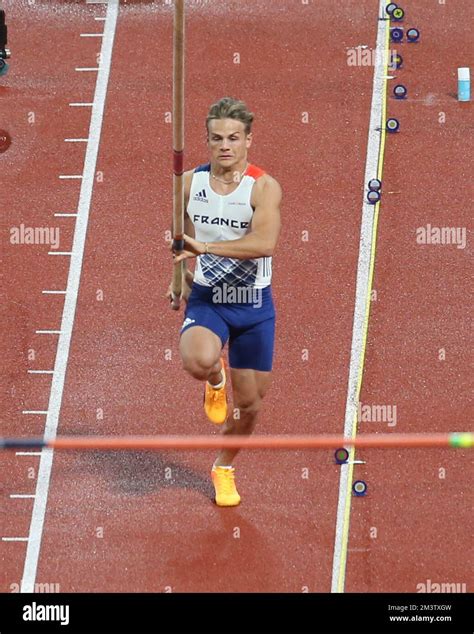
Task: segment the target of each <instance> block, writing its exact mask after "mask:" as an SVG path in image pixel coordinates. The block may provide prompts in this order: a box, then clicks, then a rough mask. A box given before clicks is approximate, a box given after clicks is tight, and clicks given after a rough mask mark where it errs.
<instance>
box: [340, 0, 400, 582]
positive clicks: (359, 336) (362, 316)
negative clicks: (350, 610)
mask: <svg viewBox="0 0 474 634" xmlns="http://www.w3.org/2000/svg"><path fill="white" fill-rule="evenodd" d="M385 4H386V2H385V0H379V15H380V16H382V15H384V11H385ZM377 23H378V30H377V44H376V59H378V60H380V59H382V55H383V51H384V50H385V42H386V36H387V29H388V28H389V23H388V21H387V20H377ZM385 72H386V71H385V68H384V65H383V64H381V63H379V64H375V66H374V80H373V89H372V105H371V111H370V123H369V134H368V143H367V160H366V164H365V177H364V188H363V196H364V203H363V205H362V223H361V229H360V241H359V259H358V263H357V281H356V294H355V310H354V320H353V326H352V344H351V358H350V365H349V380H348V386H347V399H346V411H345V419H344V436H345V437H352V436H353V433H354V425H355V424H356V420H357V418H356V417H357V399H358V396H359V395H358V392H359V390H358V382H359V375H360V372H361V370H362V367H361V366H362V364H363V361H364V336H365V320H366V308H367V301H368V293H369V283H370V279H369V278H370V275H369V272H370V261H371V253H372V233H373V228H374V208H373V207H372V205H369V204H368V203H367V202H365V188H366V184H367V183H368V182H369V180H370V179H371V178H376V175H377V167H378V160H379V147H380V138H381V127H382V107H383V89H384V75H385ZM353 457H354V450H353V449H351V451H350V459H351V460H352V459H353ZM352 473H353V466H352V465H349V469H341V473H340V479H339V498H338V505H337V522H336V536H335V543H334V558H333V566H332V580H331V592H344V583H345V578H346V563H347V561H346V559H347V544H348V540H349V522H350V509H351V481H352Z"/></svg>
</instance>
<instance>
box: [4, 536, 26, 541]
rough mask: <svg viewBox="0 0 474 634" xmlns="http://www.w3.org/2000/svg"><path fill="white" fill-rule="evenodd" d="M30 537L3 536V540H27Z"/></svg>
mask: <svg viewBox="0 0 474 634" xmlns="http://www.w3.org/2000/svg"><path fill="white" fill-rule="evenodd" d="M27 541H28V537H2V542H27Z"/></svg>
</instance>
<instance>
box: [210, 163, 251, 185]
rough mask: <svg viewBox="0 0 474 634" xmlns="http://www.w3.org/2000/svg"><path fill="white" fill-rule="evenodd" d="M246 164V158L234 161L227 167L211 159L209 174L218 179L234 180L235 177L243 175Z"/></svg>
mask: <svg viewBox="0 0 474 634" xmlns="http://www.w3.org/2000/svg"><path fill="white" fill-rule="evenodd" d="M248 165H249V163H248V161H247V159H243V160H242V161H239V162H238V163H234V165H230V166H229V167H227V166H225V165H219V163H217V162H213V161H211V175H212V176H215V177H216V178H218V179H223V180H226V181H230V182H235V180H236V179H237V178H239V177H240V176H243V174H244V172H245V170H246V169H247V167H248ZM239 175H240V176H239Z"/></svg>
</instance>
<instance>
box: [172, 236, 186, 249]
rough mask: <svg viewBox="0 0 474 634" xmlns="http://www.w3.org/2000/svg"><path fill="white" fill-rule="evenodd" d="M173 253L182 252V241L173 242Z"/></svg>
mask: <svg viewBox="0 0 474 634" xmlns="http://www.w3.org/2000/svg"><path fill="white" fill-rule="evenodd" d="M173 251H175V252H180V251H184V240H183V239H181V240H176V239H175V240H173Z"/></svg>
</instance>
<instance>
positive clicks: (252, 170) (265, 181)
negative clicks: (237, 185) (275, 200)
mask: <svg viewBox="0 0 474 634" xmlns="http://www.w3.org/2000/svg"><path fill="white" fill-rule="evenodd" d="M245 174H246V176H251V177H252V178H254V179H255V181H256V185H258V187H259V189H263V188H264V187H265V188H266V187H267V186H270V188H277V189H278V188H279V187H280V184H279V182H278V181H277V180H276V178H273V176H270V174H269V173H268V172H267V171H265V170H264V169H262V168H261V167H257V166H256V165H252V164H250V165H249V166H248V168H247V170H246V172H245Z"/></svg>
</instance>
